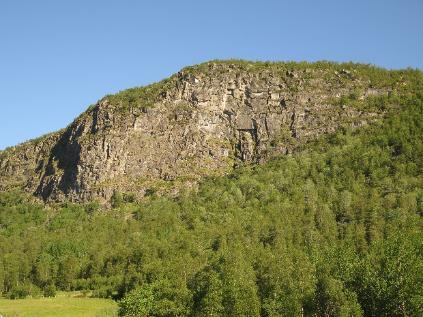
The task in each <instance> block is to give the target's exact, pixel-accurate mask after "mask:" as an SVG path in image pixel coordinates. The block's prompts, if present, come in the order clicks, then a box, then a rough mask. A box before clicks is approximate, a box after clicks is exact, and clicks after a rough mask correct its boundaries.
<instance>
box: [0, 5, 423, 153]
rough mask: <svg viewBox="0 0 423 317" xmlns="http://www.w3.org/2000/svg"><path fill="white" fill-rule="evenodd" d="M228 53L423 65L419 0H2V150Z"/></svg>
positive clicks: (251, 57)
mask: <svg viewBox="0 0 423 317" xmlns="http://www.w3.org/2000/svg"><path fill="white" fill-rule="evenodd" d="M227 58H243V59H249V60H281V61H283V60H294V61H302V60H306V61H315V60H323V59H324V60H333V61H355V62H365V63H372V64H376V65H379V66H383V67H387V68H405V67H413V68H420V69H423V0H331V1H330V0H319V1H317V0H308V1H306V0H302V1H301V0H300V1H298V0H291V1H284V0H279V1H277V0H274V1H270V0H269V1H266V0H256V1H249V0H239V1H235V0H224V1H222V0H209V1H201V0H190V1H188V0H186V1H185V0H168V1H163V0H154V1H142V0H138V1H135V0H133V1H131V0H115V1H108V0H68V1H65V0H63V1H60V0H37V1H35V0H27V1H25V0H0V149H3V148H5V147H7V146H10V145H15V144H17V143H20V142H23V141H25V140H28V139H30V138H34V137H37V136H40V135H42V134H45V133H47V132H51V131H55V130H57V129H60V128H63V127H65V126H67V125H68V124H69V123H70V122H71V121H72V120H73V119H74V118H75V117H76V116H78V114H79V113H81V112H82V111H84V110H85V109H86V108H87V107H88V106H89V105H90V104H92V103H95V102H96V101H97V100H98V99H100V98H101V97H102V96H104V95H106V94H109V93H114V92H118V91H119V90H122V89H125V88H129V87H133V86H140V85H145V84H148V83H151V82H154V81H158V80H160V79H162V78H165V77H167V76H169V75H170V74H172V73H174V72H177V71H178V70H179V69H181V68H182V67H184V66H187V65H192V64H197V63H200V62H204V61H207V60H210V59H227Z"/></svg>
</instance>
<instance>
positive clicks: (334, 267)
mask: <svg viewBox="0 0 423 317" xmlns="http://www.w3.org/2000/svg"><path fill="white" fill-rule="evenodd" d="M407 104H408V106H407V107H406V108H403V110H398V112H397V113H395V114H392V115H390V116H389V117H388V118H386V119H385V120H384V121H383V122H382V123H379V124H374V125H372V126H369V127H366V128H362V129H360V130H356V131H351V130H349V129H344V130H343V131H341V132H339V133H337V134H334V135H331V136H328V137H327V138H324V139H321V140H319V141H316V142H315V143H314V144H311V145H308V146H307V147H306V148H305V149H303V151H300V152H298V153H297V154H293V155H289V156H285V157H281V158H278V159H276V160H274V161H271V162H269V163H267V164H265V165H261V166H250V167H244V168H240V169H238V170H237V171H235V173H234V174H233V175H230V176H228V177H220V178H215V179H209V180H206V181H205V182H204V183H203V184H202V185H201V186H200V189H199V191H198V193H196V194H187V195H184V196H182V197H179V198H177V199H170V198H165V197H154V195H153V196H152V197H151V198H150V199H149V200H148V201H146V202H143V203H123V202H119V203H118V204H115V207H116V208H114V209H113V210H111V211H108V212H104V211H103V210H101V208H100V207H99V206H98V205H97V204H95V203H92V204H88V205H72V204H67V205H62V206H60V207H57V208H47V207H44V206H41V205H37V204H31V203H29V202H28V200H27V199H26V198H25V196H24V195H22V194H20V193H17V192H15V193H3V194H0V292H1V293H2V294H3V295H4V296H8V297H11V298H16V297H24V296H27V295H31V294H32V295H37V294H41V293H45V295H46V296H49V295H53V294H54V290H55V289H60V290H91V291H93V295H94V296H99V297H111V298H114V299H117V300H119V301H120V315H121V316H269V317H270V316H361V315H365V316H421V315H422V314H423V287H422V286H423V234H422V224H423V222H422V216H423V161H422V158H423V143H422V137H423V97H422V96H418V97H413V98H410V100H407Z"/></svg>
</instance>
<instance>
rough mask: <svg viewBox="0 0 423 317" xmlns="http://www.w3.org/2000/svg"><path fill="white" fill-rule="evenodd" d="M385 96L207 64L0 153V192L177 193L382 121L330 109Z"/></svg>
mask: <svg viewBox="0 0 423 317" xmlns="http://www.w3.org/2000/svg"><path fill="white" fill-rule="evenodd" d="M357 92H359V95H358V96H356V98H358V99H365V98H367V97H368V96H371V95H377V94H385V93H387V91H386V90H383V89H382V90H380V89H379V90H378V89H375V88H373V87H371V83H369V82H368V81H366V80H364V79H363V78H360V76H359V75H356V74H354V72H353V71H347V70H340V71H336V70H334V69H331V68H327V69H325V68H323V69H322V68H318V67H312V66H310V67H309V68H307V67H302V68H296V67H294V66H292V65H290V64H281V65H279V66H278V65H276V64H269V65H268V64H260V65H257V64H254V63H246V62H245V63H235V62H233V63H232V62H209V63H206V64H202V65H200V66H197V67H191V68H187V69H184V70H182V71H181V72H179V73H178V74H175V75H173V76H172V77H171V78H169V79H168V80H166V81H163V82H160V83H157V84H153V85H151V86H147V87H144V88H135V89H130V90H128V91H124V92H121V93H119V94H117V95H114V96H107V97H105V98H103V99H102V100H100V101H99V102H98V103H97V104H96V105H94V106H92V107H90V108H89V109H88V110H87V111H86V112H85V113H83V114H82V115H81V116H80V117H79V118H77V119H76V120H75V121H74V122H73V123H72V124H71V125H70V126H68V127H67V128H66V129H64V130H62V131H59V132H56V133H53V134H51V135H49V136H46V137H43V138H41V139H39V140H36V141H30V142H27V143H24V144H22V145H20V146H17V147H13V148H10V149H8V150H6V151H3V152H1V154H0V190H6V189H9V188H11V187H16V186H18V187H22V188H24V189H25V190H26V191H28V192H30V193H33V194H34V195H36V196H37V197H40V198H42V199H43V200H44V201H59V202H60V201H65V200H68V201H75V202H81V201H89V200H92V199H97V200H100V201H102V202H108V201H110V198H111V196H112V195H113V193H114V191H120V192H124V193H132V194H134V195H135V196H136V197H139V198H141V197H143V196H144V195H146V194H150V193H151V192H153V191H158V192H159V193H163V192H168V193H176V192H177V191H178V189H179V188H181V187H183V186H194V185H195V184H196V182H198V180H199V179H201V177H203V176H207V175H219V174H223V173H226V172H229V171H230V170H231V169H233V168H234V167H235V166H237V165H239V164H241V163H259V162H263V161H266V160H267V159H268V158H270V157H272V156H274V155H279V154H286V153H289V152H290V151H292V150H293V148H295V147H296V146H297V145H298V144H301V143H304V142H307V141H309V140H311V139H315V138H317V137H318V136H320V135H322V134H325V133H330V132H333V131H335V130H336V129H337V128H338V127H340V126H341V125H350V126H359V125H362V124H365V123H366V122H368V121H369V120H374V118H377V117H378V116H379V115H380V113H375V112H365V111H360V110H358V109H356V108H352V107H347V106H343V105H341V104H339V102H337V100H339V98H341V97H342V96H349V95H351V94H352V93H355V94H357Z"/></svg>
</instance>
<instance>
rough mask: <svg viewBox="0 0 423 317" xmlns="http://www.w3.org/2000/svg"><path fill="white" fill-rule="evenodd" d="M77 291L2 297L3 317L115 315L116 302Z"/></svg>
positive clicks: (1, 309)
mask: <svg viewBox="0 0 423 317" xmlns="http://www.w3.org/2000/svg"><path fill="white" fill-rule="evenodd" d="M77 295H78V294H75V293H62V294H58V296H56V297H55V298H27V299H17V300H10V299H3V298H0V315H2V316H3V317H59V316H60V317H115V316H117V304H116V302H114V301H112V300H108V299H99V298H84V297H78V296H77Z"/></svg>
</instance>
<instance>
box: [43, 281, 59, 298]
mask: <svg viewBox="0 0 423 317" xmlns="http://www.w3.org/2000/svg"><path fill="white" fill-rule="evenodd" d="M43 295H44V297H56V286H54V284H49V285H47V286H46V287H44V290H43Z"/></svg>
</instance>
